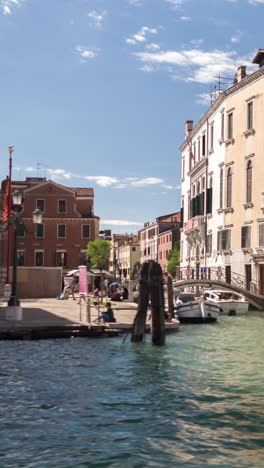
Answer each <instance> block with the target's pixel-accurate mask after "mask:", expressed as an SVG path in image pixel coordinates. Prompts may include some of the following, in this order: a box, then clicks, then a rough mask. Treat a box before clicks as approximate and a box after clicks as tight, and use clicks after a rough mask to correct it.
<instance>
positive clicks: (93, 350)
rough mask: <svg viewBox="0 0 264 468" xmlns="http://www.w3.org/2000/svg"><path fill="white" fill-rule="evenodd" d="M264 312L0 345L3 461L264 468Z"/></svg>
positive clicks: (53, 464)
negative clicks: (137, 339) (154, 329)
mask: <svg viewBox="0 0 264 468" xmlns="http://www.w3.org/2000/svg"><path fill="white" fill-rule="evenodd" d="M263 335H264V314H263V315H261V314H255V315H249V316H247V317H223V318H221V320H220V321H219V322H218V324H213V325H186V326H182V327H181V330H180V331H179V332H178V333H177V334H173V335H170V336H168V337H167V343H166V346H165V347H163V348H157V347H153V346H151V343H150V339H149V337H147V339H146V343H145V344H141V345H138V344H132V343H131V342H130V340H129V338H128V339H127V340H126V341H125V343H123V337H119V338H103V339H85V338H82V339H81V338H80V339H70V340H46V341H45V340H43V341H32V342H30V341H28V342H27V341H2V342H0V356H1V364H0V366H1V369H0V383H1V391H0V407H1V410H0V466H1V467H38V468H41V467H123V466H127V467H179V468H181V467H184V468H187V467H188V468H192V467H198V466H199V467H221V468H227V467H228V468H231V467H232V468H233V467H239V468H241V467H258V468H260V467H263V466H264V443H263V419H264V418H263V412H264V394H263V383H264V376H263V375H264V373H263V360H264V353H263Z"/></svg>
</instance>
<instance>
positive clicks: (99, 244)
mask: <svg viewBox="0 0 264 468" xmlns="http://www.w3.org/2000/svg"><path fill="white" fill-rule="evenodd" d="M111 248H112V246H111V242H109V241H107V240H104V239H97V240H95V241H91V242H89V243H88V244H87V249H86V254H87V255H88V257H89V259H90V261H91V263H92V268H98V269H99V270H101V293H102V294H101V299H102V300H103V289H104V283H103V272H102V270H104V269H106V270H107V269H108V265H109V257H110V251H111Z"/></svg>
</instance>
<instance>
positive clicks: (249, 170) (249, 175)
mask: <svg viewBox="0 0 264 468" xmlns="http://www.w3.org/2000/svg"><path fill="white" fill-rule="evenodd" d="M251 202H252V162H251V161H248V163H247V193H246V203H251Z"/></svg>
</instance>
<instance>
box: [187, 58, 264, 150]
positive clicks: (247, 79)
mask: <svg viewBox="0 0 264 468" xmlns="http://www.w3.org/2000/svg"><path fill="white" fill-rule="evenodd" d="M263 75H264V67H261V68H259V69H258V70H257V71H255V72H254V73H251V75H248V76H246V77H245V78H243V80H241V81H240V82H239V83H236V84H234V85H233V86H231V87H230V88H228V89H226V90H225V91H223V92H222V93H221V94H220V95H219V96H218V98H217V99H216V101H215V102H214V103H213V105H212V106H211V107H210V109H209V110H208V111H207V112H206V113H205V114H204V116H203V117H202V118H201V119H200V120H199V122H198V123H197V124H196V125H195V127H194V128H193V130H192V131H191V133H190V135H189V136H188V138H187V139H186V140H185V141H184V142H183V143H182V145H181V146H180V148H179V150H180V151H184V150H185V148H186V146H188V145H189V143H190V142H191V141H192V138H193V137H194V135H195V134H196V133H197V132H198V130H200V128H201V127H202V126H203V125H204V123H205V122H206V121H207V120H208V119H209V118H210V117H211V116H212V115H213V114H214V112H216V110H217V109H218V108H219V107H220V105H222V103H223V102H224V101H225V99H226V98H227V97H229V96H231V95H232V94H235V93H236V92H238V91H240V90H241V89H243V88H245V87H246V86H248V85H250V84H252V83H253V82H254V81H257V80H259V79H260V78H262V77H263Z"/></svg>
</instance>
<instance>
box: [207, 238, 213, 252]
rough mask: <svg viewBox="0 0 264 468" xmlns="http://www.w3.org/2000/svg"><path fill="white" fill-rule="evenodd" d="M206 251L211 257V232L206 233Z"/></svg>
mask: <svg viewBox="0 0 264 468" xmlns="http://www.w3.org/2000/svg"><path fill="white" fill-rule="evenodd" d="M207 253H208V254H209V256H210V257H211V255H212V234H208V236H207Z"/></svg>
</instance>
